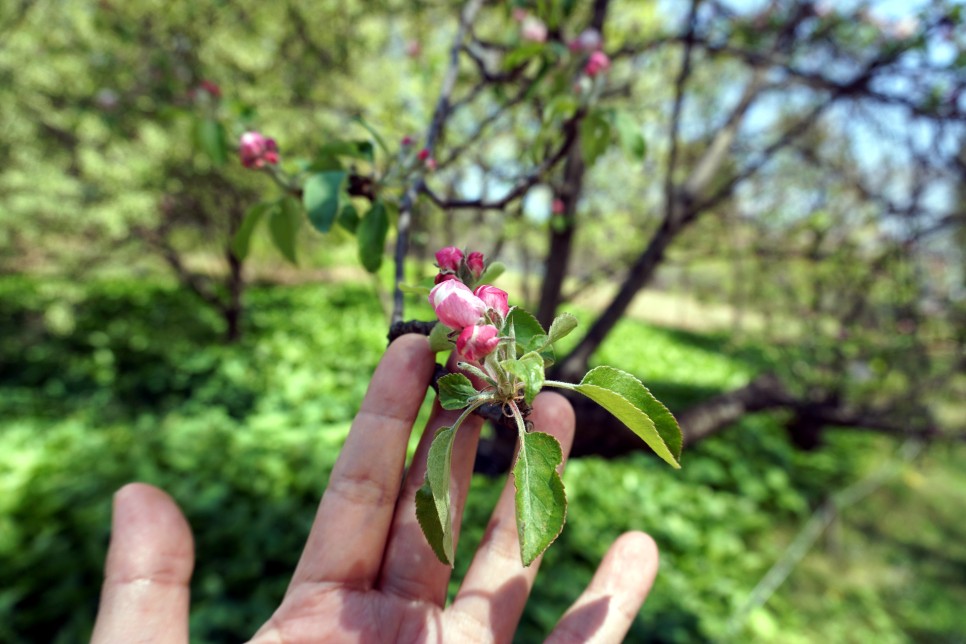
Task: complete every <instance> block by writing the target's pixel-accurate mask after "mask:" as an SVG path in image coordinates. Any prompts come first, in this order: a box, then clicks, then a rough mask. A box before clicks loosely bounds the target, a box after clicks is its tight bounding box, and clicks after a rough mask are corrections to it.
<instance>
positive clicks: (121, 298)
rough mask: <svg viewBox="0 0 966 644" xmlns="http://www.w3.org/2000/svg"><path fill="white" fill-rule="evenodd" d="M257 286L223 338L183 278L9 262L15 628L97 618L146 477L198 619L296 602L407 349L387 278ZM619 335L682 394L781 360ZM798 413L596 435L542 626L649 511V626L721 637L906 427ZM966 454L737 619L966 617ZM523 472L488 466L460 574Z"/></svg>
mask: <svg viewBox="0 0 966 644" xmlns="http://www.w3.org/2000/svg"><path fill="white" fill-rule="evenodd" d="M249 304H250V306H249V307H248V312H247V315H248V320H247V323H248V324H249V325H250V328H251V329H252V331H251V333H250V334H249V336H248V337H246V338H245V339H244V340H243V341H242V343H240V344H239V345H236V346H220V345H218V344H217V341H218V338H219V337H220V336H221V333H222V330H221V329H220V327H219V324H220V322H219V320H218V319H217V318H216V317H215V316H213V315H211V314H210V313H208V312H207V310H205V309H199V308H198V307H197V304H196V302H195V301H194V300H193V299H192V298H191V297H189V296H188V295H186V294H184V293H182V292H180V291H177V290H173V289H172V288H170V287H168V286H165V285H159V284H155V283H152V282H145V281H136V282H135V281H129V282H117V281H115V282H110V283H106V282H93V283H87V284H84V285H79V284H76V283H75V284H71V283H68V282H39V281H35V280H28V279H24V278H10V277H7V278H4V279H0V418H2V419H3V420H2V421H0V570H2V571H3V574H2V577H3V579H4V584H3V588H2V589H0V639H2V640H3V641H10V642H37V641H44V642H46V641H51V642H53V641H84V640H86V639H87V638H88V637H89V632H90V628H91V625H92V623H93V617H94V613H95V609H96V601H97V592H96V589H97V587H98V585H99V583H100V578H101V574H102V569H103V557H104V553H105V551H106V546H107V535H108V528H109V525H110V517H109V514H110V497H111V495H112V494H113V492H114V491H115V490H116V489H117V488H118V487H119V486H120V485H122V484H123V483H125V482H128V481H132V480H141V481H145V482H149V483H153V484H155V485H160V486H161V487H163V488H164V489H166V490H167V491H169V492H170V493H171V494H172V495H173V496H174V498H175V499H176V500H177V501H178V503H179V504H180V505H181V506H182V507H183V508H184V509H185V512H186V514H187V516H188V519H189V522H190V524H191V526H192V529H193V531H194V534H195V542H196V547H197V564H196V572H195V577H194V581H193V584H192V607H193V612H192V634H193V638H194V639H196V640H198V641H242V640H245V639H247V638H249V637H250V636H251V634H252V633H253V632H254V630H255V629H256V628H257V627H258V626H259V625H260V624H261V622H263V621H264V620H265V619H267V618H268V617H269V616H270V615H271V613H272V611H273V610H274V608H275V606H277V604H278V602H279V600H280V599H281V597H282V596H283V595H284V592H285V588H286V586H287V584H288V581H289V578H290V575H291V572H292V570H293V569H294V566H295V563H296V560H297V557H298V553H299V552H300V551H301V549H302V546H303V544H304V540H305V537H306V536H307V534H308V530H309V527H310V525H311V521H312V517H313V516H314V514H315V509H316V506H317V503H318V497H319V494H320V493H321V490H322V489H323V487H324V485H325V482H326V480H327V478H328V475H329V472H330V470H331V467H332V464H333V463H334V461H335V458H336V456H337V454H338V451H339V448H340V446H341V444H342V441H343V440H344V437H345V435H346V432H347V431H348V428H349V425H350V422H351V419H352V417H353V415H354V414H355V412H356V410H357V409H358V405H359V403H360V401H361V399H362V396H363V395H364V393H365V389H366V385H367V382H368V378H369V375H370V374H371V372H372V370H373V368H374V367H375V364H376V361H377V360H378V359H379V356H380V355H381V353H382V351H383V350H384V348H385V335H384V330H385V327H384V322H385V321H384V318H383V313H382V312H381V310H380V309H379V306H378V303H377V302H376V300H375V298H373V297H372V294H371V292H370V291H369V290H368V289H365V288H360V287H359V286H356V285H349V284H347V285H331V284H308V285H303V286H298V287H285V288H279V287H275V288H265V287H258V288H253V289H252V291H251V292H250V302H249ZM423 306H426V305H425V304H423ZM427 308H428V307H427ZM577 314H578V317H581V316H582V315H583V313H581V312H580V311H578V312H577ZM320 319H324V320H326V321H327V324H325V325H322V324H319V320H320ZM569 340H571V338H570V337H568V338H566V339H565V342H566V341H569ZM346 345H351V346H353V347H355V348H356V351H355V353H354V357H353V360H351V361H347V360H345V359H344V356H345V351H344V347H345V346H346ZM629 346H633V347H634V348H635V350H634V351H633V352H630V351H627V347H629ZM601 354H602V355H601V357H600V359H602V360H607V361H608V362H612V363H614V364H616V365H618V366H620V367H621V368H623V369H626V370H629V371H632V372H634V373H635V374H639V375H641V376H642V377H644V378H645V379H646V381H647V382H648V383H649V384H651V383H652V382H659V383H660V388H659V387H653V388H652V389H653V390H655V392H656V393H658V390H659V395H660V397H661V399H662V400H665V401H668V402H669V403H670V406H671V408H672V409H680V408H682V406H685V405H687V404H689V403H690V402H693V401H694V400H697V399H700V398H702V397H705V396H708V395H710V394H713V393H715V392H717V391H720V390H723V389H725V388H729V387H732V386H734V385H735V383H736V382H741V380H742V379H746V378H747V377H749V375H750V374H752V373H754V372H755V371H756V370H758V369H760V368H762V366H765V365H764V361H763V358H762V356H761V353H760V352H759V351H758V350H756V349H754V348H753V347H752V348H742V347H740V346H737V345H735V344H734V343H731V342H729V340H728V338H727V337H725V336H715V335H701V334H695V333H685V332H677V331H670V330H667V329H661V328H656V327H652V326H648V325H642V324H639V323H636V322H634V321H632V320H625V321H624V322H622V323H621V325H620V326H619V327H618V330H617V332H616V333H615V336H614V337H613V339H612V340H610V341H609V342H607V343H605V345H604V346H603V348H602V351H601ZM427 413H428V410H426V409H424V411H423V418H422V420H421V421H419V423H418V426H419V427H421V426H422V425H421V423H422V422H424V421H425V417H426V415H427ZM779 421H780V417H779V418H776V417H772V416H765V415H761V416H756V417H748V418H746V419H744V420H743V421H742V422H741V423H739V424H738V425H737V426H736V427H734V428H732V429H731V430H729V431H727V432H726V433H723V434H721V435H720V436H717V437H714V438H712V439H709V440H707V441H703V442H702V443H700V444H699V445H697V446H695V447H693V448H689V451H688V455H687V467H685V468H683V469H682V470H680V471H679V472H676V473H675V474H674V475H673V476H669V475H668V474H667V471H666V467H665V466H664V465H663V464H661V463H660V462H658V461H657V460H656V459H654V458H653V457H650V456H648V455H645V454H643V453H641V454H637V455H633V456H629V457H626V458H623V459H619V460H614V461H605V460H602V459H597V458H590V459H577V460H572V461H571V462H570V463H569V464H568V465H567V469H566V471H565V473H564V482H565V484H566V487H567V496H568V499H567V501H568V509H567V514H568V524H569V525H568V527H567V529H566V530H564V531H563V532H562V533H561V534H560V536H559V538H558V539H557V541H556V542H555V544H554V547H552V548H550V549H548V550H547V551H546V554H545V555H544V561H543V564H542V566H541V570H540V575H539V576H538V579H537V584H536V587H535V589H534V592H533V596H532V599H531V602H530V603H529V604H528V605H527V610H526V612H525V614H524V616H523V621H522V623H521V627H520V630H519V632H518V634H517V640H518V641H520V642H532V641H540V640H541V639H542V638H543V637H545V636H546V634H547V633H548V632H549V630H550V628H551V626H552V624H553V623H554V622H555V621H556V620H557V619H558V618H559V616H560V615H561V614H562V613H563V611H564V610H565V609H566V607H567V606H568V605H569V603H570V602H572V601H573V600H574V599H576V597H577V595H578V594H579V593H580V591H581V590H582V588H583V587H584V585H585V584H586V583H587V582H588V581H589V579H590V577H591V574H592V572H593V569H594V567H595V566H596V564H597V562H598V561H599V559H600V557H602V556H603V554H604V552H605V550H606V547H607V545H608V544H609V543H610V542H611V540H612V539H614V538H615V537H616V536H617V535H619V534H620V533H621V532H623V531H625V530H631V529H637V530H641V529H643V530H647V531H648V532H650V533H651V534H652V535H653V536H654V537H655V539H656V540H657V543H658V545H659V547H660V549H661V558H662V559H661V570H660V573H659V575H658V578H657V583H656V586H655V589H654V591H653V592H652V594H651V597H650V598H649V599H648V602H647V604H646V605H645V608H644V611H643V613H642V615H640V616H639V617H638V618H637V619H636V620H635V621H634V624H633V627H632V630H631V633H630V634H629V636H628V641H664V642H693V641H706V640H709V639H718V638H720V637H721V634H722V633H724V632H725V626H726V624H727V622H728V620H729V618H730V616H731V614H732V612H733V611H734V610H735V609H736V608H737V606H738V605H739V604H740V603H741V602H743V601H744V600H745V599H746V598H747V596H748V593H749V592H750V591H751V589H752V587H754V585H755V584H756V583H757V582H758V581H759V580H760V579H761V577H762V575H764V573H765V571H766V570H767V569H768V567H769V566H770V565H771V564H772V563H773V562H774V561H775V560H776V559H777V558H778V556H779V555H780V554H781V552H782V550H783V549H784V547H785V546H786V545H787V544H788V543H789V542H790V541H791V539H792V538H793V536H794V534H795V531H796V530H797V529H798V528H799V526H800V525H801V524H802V523H803V521H804V520H805V519H806V517H807V516H808V513H809V512H810V510H811V509H812V508H814V507H816V506H817V504H818V503H819V502H821V501H822V499H823V498H824V496H825V495H826V494H827V492H828V491H829V490H835V489H840V488H842V487H844V486H846V485H848V484H850V483H851V482H853V481H854V480H855V479H856V478H857V477H858V476H859V475H860V474H861V473H862V472H864V471H866V470H868V469H869V468H870V467H874V466H877V464H878V462H879V461H880V460H881V458H882V457H883V456H884V455H886V454H888V453H890V452H891V449H892V445H891V442H890V441H884V440H876V439H873V438H870V437H868V436H864V435H858V434H855V433H854V432H841V433H833V434H832V435H831V436H830V437H829V441H828V445H827V446H826V447H824V448H823V449H821V450H818V451H815V452H808V453H803V452H799V451H796V450H795V449H793V448H792V447H791V446H790V445H789V443H788V440H787V438H786V436H785V432H784V430H783V428H782V427H781V425H780V422H779ZM418 433H419V432H418V431H417V432H416V434H417V435H418ZM413 448H414V444H413ZM963 458H966V454H964V452H963V449H962V447H955V448H954V447H950V448H946V449H942V448H933V449H931V450H930V451H929V453H928V454H927V456H926V458H925V459H924V460H923V461H922V462H920V463H916V464H915V465H914V466H912V467H910V468H909V470H908V471H907V472H905V473H904V474H903V475H902V477H901V478H900V479H898V480H896V481H895V482H893V483H891V484H890V485H889V486H888V487H887V488H886V489H885V490H884V491H883V492H881V493H876V494H875V495H873V496H872V497H870V498H869V501H868V502H867V503H865V504H863V505H861V506H858V507H856V508H855V509H854V511H852V512H850V513H848V514H846V515H845V516H844V517H842V518H841V519H840V521H839V522H838V523H837V525H838V526H839V528H836V532H835V533H834V534H835V535H837V536H835V537H834V538H831V537H830V538H829V539H828V540H826V541H825V542H822V543H820V544H819V546H818V547H817V549H816V551H814V552H812V553H810V554H809V557H808V558H807V559H806V560H805V562H803V565H802V566H801V567H800V568H799V569H796V570H795V571H793V573H792V575H791V576H790V578H789V580H788V581H787V582H786V584H785V586H783V587H782V588H781V589H780V590H779V591H778V593H777V594H776V595H775V597H774V598H773V599H772V600H771V601H769V602H768V603H767V604H766V605H765V607H764V609H763V611H764V612H763V613H759V617H756V619H755V622H754V624H751V625H749V626H748V627H747V629H746V630H742V631H741V632H739V634H738V635H737V636H736V639H738V640H740V641H752V642H767V641H779V640H780V641H801V642H806V641H846V640H849V639H852V640H855V641H869V640H883V641H885V640H903V639H918V640H929V641H956V640H957V638H959V637H961V634H962V633H964V632H966V622H964V619H963V613H962V610H961V606H962V604H963V602H964V601H966V586H964V585H963V583H962V579H963V577H962V575H960V574H959V571H960V570H961V562H962V561H966V552H964V551H963V548H962V544H966V531H964V525H963V523H962V521H960V520H959V518H960V516H961V514H962V511H963V510H962V508H963V500H962V489H963V487H964V486H966V480H964V471H966V470H964V469H963V468H962V462H963ZM662 468H663V469H662ZM504 482H505V481H504V479H503V478H502V477H501V478H498V479H489V478H485V477H480V476H477V477H474V479H473V481H472V489H471V491H470V493H469V500H468V504H467V508H466V511H465V515H464V518H463V521H462V528H461V536H460V541H459V543H458V544H457V552H455V553H454V554H455V560H456V568H455V570H454V577H453V581H452V586H451V587H452V588H454V589H455V587H456V586H457V585H458V583H459V581H460V580H461V579H462V576H463V575H464V574H465V571H466V568H467V566H468V565H469V563H470V556H469V555H470V553H471V552H472V551H473V550H474V549H475V547H476V544H477V543H479V541H480V539H481V538H482V536H483V532H484V530H485V526H486V523H487V520H488V516H489V514H490V512H491V511H492V508H493V506H494V505H495V503H496V500H497V498H498V497H499V494H500V491H501V489H502V488H503V485H504ZM433 511H434V512H435V509H434V510H433ZM768 623H771V624H777V625H778V627H779V631H778V635H773V636H771V637H769V636H768V630H767V624H768ZM763 625H764V627H763ZM756 629H757V630H756Z"/></svg>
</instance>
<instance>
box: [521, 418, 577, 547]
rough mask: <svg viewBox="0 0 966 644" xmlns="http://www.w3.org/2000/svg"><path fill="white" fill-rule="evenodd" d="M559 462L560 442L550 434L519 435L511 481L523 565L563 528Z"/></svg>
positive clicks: (564, 515)
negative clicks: (519, 442) (519, 441)
mask: <svg viewBox="0 0 966 644" xmlns="http://www.w3.org/2000/svg"><path fill="white" fill-rule="evenodd" d="M562 462H563V452H562V451H561V449H560V443H558V442H557V439H555V438H554V437H553V436H551V435H550V434H543V433H540V432H530V433H525V434H523V435H522V436H521V444H520V451H519V453H518V454H517V462H516V463H515V464H514V465H513V484H514V486H515V487H516V514H517V534H519V536H520V557H521V559H522V560H523V565H524V566H529V565H530V564H531V563H533V560H534V559H536V558H537V557H539V556H540V555H541V554H543V551H544V550H546V549H547V547H548V546H549V545H550V544H551V543H553V542H554V540H555V539H556V538H557V536H558V535H559V534H560V531H561V530H563V526H564V521H565V520H566V518H567V496H566V494H565V493H564V487H563V482H562V481H561V480H560V475H559V474H558V473H557V466H558V465H560V463H562Z"/></svg>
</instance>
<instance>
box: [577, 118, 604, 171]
mask: <svg viewBox="0 0 966 644" xmlns="http://www.w3.org/2000/svg"><path fill="white" fill-rule="evenodd" d="M609 145H610V123H608V122H607V119H605V118H604V117H603V116H601V114H600V113H599V112H591V113H590V114H588V115H587V116H586V117H585V118H584V120H583V121H581V122H580V151H581V154H583V156H584V163H586V164H587V166H588V167H590V166H592V165H594V162H595V161H597V157H599V156H600V155H602V154H603V153H604V151H605V150H607V146H609Z"/></svg>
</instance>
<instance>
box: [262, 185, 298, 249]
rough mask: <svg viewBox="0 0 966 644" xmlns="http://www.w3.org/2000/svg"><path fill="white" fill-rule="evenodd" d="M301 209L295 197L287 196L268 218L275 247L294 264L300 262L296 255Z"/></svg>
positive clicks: (269, 229)
mask: <svg viewBox="0 0 966 644" xmlns="http://www.w3.org/2000/svg"><path fill="white" fill-rule="evenodd" d="M299 210H300V209H299V204H298V202H297V201H296V200H295V198H294V197H285V198H284V199H282V201H281V207H278V208H275V209H274V210H273V211H272V214H271V216H270V217H269V219H268V231H269V232H270V233H271V236H272V241H273V242H275V247H276V248H278V250H279V252H281V253H282V255H284V256H285V258H286V259H287V260H288V261H290V262H292V263H293V264H295V263H297V262H298V260H297V258H296V256H295V239H296V234H297V233H298V229H299V223H300V222H301V219H302V215H301V213H300V212H299Z"/></svg>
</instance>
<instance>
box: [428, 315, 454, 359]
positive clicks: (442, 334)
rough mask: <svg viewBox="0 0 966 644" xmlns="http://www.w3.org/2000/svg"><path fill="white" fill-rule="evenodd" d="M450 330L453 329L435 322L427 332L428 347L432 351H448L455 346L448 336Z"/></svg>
mask: <svg viewBox="0 0 966 644" xmlns="http://www.w3.org/2000/svg"><path fill="white" fill-rule="evenodd" d="M452 332H453V330H452V329H451V328H449V327H448V326H446V325H445V324H443V323H442V322H437V323H436V326H434V327H433V330H432V331H430V332H429V348H430V349H431V350H432V351H433V353H439V352H440V351H449V350H451V349H452V348H453V347H454V346H455V345H454V343H453V341H452V340H451V339H450V337H449V336H450V334H451V333H452Z"/></svg>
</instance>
